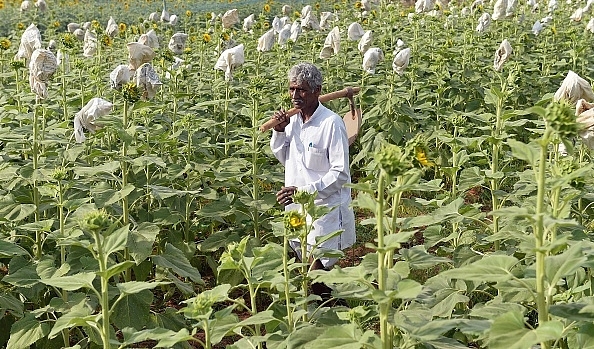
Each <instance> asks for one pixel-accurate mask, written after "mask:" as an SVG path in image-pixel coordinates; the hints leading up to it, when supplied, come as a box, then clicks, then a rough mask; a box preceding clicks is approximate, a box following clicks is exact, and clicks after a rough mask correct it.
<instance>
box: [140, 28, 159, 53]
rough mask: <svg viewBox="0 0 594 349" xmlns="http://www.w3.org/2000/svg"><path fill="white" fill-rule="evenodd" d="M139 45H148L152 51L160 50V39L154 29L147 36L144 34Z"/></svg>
mask: <svg viewBox="0 0 594 349" xmlns="http://www.w3.org/2000/svg"><path fill="white" fill-rule="evenodd" d="M138 43H140V44H143V45H146V46H148V47H150V48H152V49H158V48H159V38H158V37H157V33H156V32H155V30H154V29H151V30H149V31H148V32H146V33H145V34H142V35H141V36H140V38H139V39H138Z"/></svg>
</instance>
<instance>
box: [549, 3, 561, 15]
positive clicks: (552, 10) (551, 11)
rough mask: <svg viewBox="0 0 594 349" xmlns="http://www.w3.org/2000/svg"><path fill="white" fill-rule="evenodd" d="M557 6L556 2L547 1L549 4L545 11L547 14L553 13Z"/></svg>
mask: <svg viewBox="0 0 594 349" xmlns="http://www.w3.org/2000/svg"><path fill="white" fill-rule="evenodd" d="M558 6H559V5H558V4H557V0H549V4H548V6H547V11H548V12H549V13H553V12H554V11H555V10H556V9H557V7H558Z"/></svg>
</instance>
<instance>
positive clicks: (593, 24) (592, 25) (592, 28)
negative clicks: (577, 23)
mask: <svg viewBox="0 0 594 349" xmlns="http://www.w3.org/2000/svg"><path fill="white" fill-rule="evenodd" d="M586 30H588V31H589V32H590V33H593V34H594V18H590V21H588V24H586Z"/></svg>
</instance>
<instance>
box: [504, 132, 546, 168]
mask: <svg viewBox="0 0 594 349" xmlns="http://www.w3.org/2000/svg"><path fill="white" fill-rule="evenodd" d="M507 144H508V145H509V147H510V148H511V150H512V155H513V156H514V157H515V158H518V159H520V160H524V161H526V162H527V163H528V164H530V166H532V167H534V166H536V162H537V160H538V157H539V154H540V149H539V148H538V147H537V146H535V145H534V144H526V143H522V142H520V141H517V140H515V139H513V138H510V139H508V140H507Z"/></svg>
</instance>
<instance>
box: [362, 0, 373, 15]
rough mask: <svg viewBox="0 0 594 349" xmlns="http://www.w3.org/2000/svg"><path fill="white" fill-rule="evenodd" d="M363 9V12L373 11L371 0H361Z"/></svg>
mask: <svg viewBox="0 0 594 349" xmlns="http://www.w3.org/2000/svg"><path fill="white" fill-rule="evenodd" d="M361 9H362V10H363V11H367V12H369V11H371V0H361Z"/></svg>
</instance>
